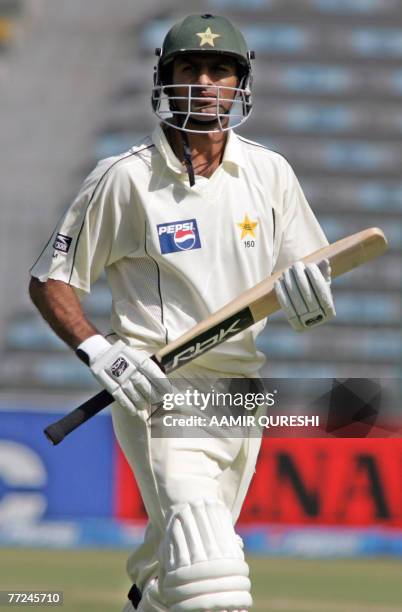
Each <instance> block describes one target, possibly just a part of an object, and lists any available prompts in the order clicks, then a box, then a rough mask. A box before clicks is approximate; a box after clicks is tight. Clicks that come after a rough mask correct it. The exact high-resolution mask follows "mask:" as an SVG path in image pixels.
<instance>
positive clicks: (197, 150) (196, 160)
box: [165, 128, 227, 178]
mask: <svg viewBox="0 0 402 612" xmlns="http://www.w3.org/2000/svg"><path fill="white" fill-rule="evenodd" d="M165 133H166V136H167V138H168V141H169V144H170V146H171V147H172V149H173V152H174V153H175V155H176V157H177V158H178V159H179V160H180V161H181V162H182V164H183V165H185V164H184V148H183V136H182V134H181V133H180V131H179V130H176V129H174V128H168V129H167V130H165ZM187 138H188V144H189V148H190V151H191V158H192V162H193V167H194V172H195V174H198V175H201V176H205V177H207V178H209V177H210V176H211V175H212V174H213V173H214V172H215V170H216V169H217V168H218V166H220V164H221V163H222V159H223V154H224V151H225V146H226V141H227V132H214V133H206V134H193V133H191V132H188V133H187Z"/></svg>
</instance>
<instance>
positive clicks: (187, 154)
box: [180, 131, 195, 187]
mask: <svg viewBox="0 0 402 612" xmlns="http://www.w3.org/2000/svg"><path fill="white" fill-rule="evenodd" d="M180 136H181V141H182V143H183V156H184V163H185V164H186V168H187V174H188V180H189V183H190V187H193V186H194V185H195V172H194V166H193V159H192V157H191V150H190V144H189V142H188V136H187V133H186V132H182V131H180Z"/></svg>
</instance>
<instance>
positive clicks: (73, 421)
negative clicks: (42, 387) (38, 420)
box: [44, 389, 114, 445]
mask: <svg viewBox="0 0 402 612" xmlns="http://www.w3.org/2000/svg"><path fill="white" fill-rule="evenodd" d="M112 402H114V399H113V397H112V396H111V395H110V393H108V392H107V391H106V390H105V389H104V390H103V391H101V392H100V393H98V394H97V395H94V396H93V397H91V398H90V399H89V400H87V401H86V402H84V403H83V404H81V406H78V408H76V409H75V410H73V411H72V412H70V413H68V414H66V415H65V416H64V417H62V418H61V419H59V420H58V421H55V422H54V423H52V424H51V425H49V426H48V427H46V429H44V433H45V436H46V437H47V439H48V440H50V442H52V444H54V445H56V444H59V443H60V442H61V441H62V440H63V439H64V438H65V437H66V436H67V435H68V434H69V433H71V432H72V431H74V429H76V428H77V427H79V426H80V425H82V423H85V421H88V420H89V419H90V418H92V417H93V416H95V414H98V412H100V411H101V410H103V408H106V406H109V404H111V403H112Z"/></svg>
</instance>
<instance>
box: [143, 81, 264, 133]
mask: <svg viewBox="0 0 402 612" xmlns="http://www.w3.org/2000/svg"><path fill="white" fill-rule="evenodd" d="M178 89H180V90H182V92H183V94H184V95H180V96H178V95H177V90H178ZM201 90H205V86H204V85H188V84H175V85H157V86H155V87H153V89H152V107H153V110H154V112H155V114H156V116H157V117H158V118H159V119H160V120H161V121H162V122H163V123H165V124H167V125H169V126H171V127H173V128H175V129H178V130H181V131H184V132H190V133H195V134H208V133H213V132H225V131H227V130H230V129H233V128H235V127H238V126H239V125H241V124H242V123H244V122H245V121H246V120H247V119H248V117H249V116H250V113H251V111H252V106H253V105H252V97H251V91H250V90H249V89H242V88H239V87H222V86H215V85H210V86H208V90H209V91H210V93H211V97H210V98H208V97H205V95H203V96H201V95H200V94H201ZM205 103H208V112H204V111H203V110H201V108H200V105H201V104H205ZM201 126H202V127H201Z"/></svg>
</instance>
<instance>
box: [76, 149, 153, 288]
mask: <svg viewBox="0 0 402 612" xmlns="http://www.w3.org/2000/svg"><path fill="white" fill-rule="evenodd" d="M154 146H155V145H154V144H151V145H149V146H148V147H144V148H143V149H140V150H139V151H132V152H131V153H129V155H125V156H124V157H120V159H117V160H116V161H115V162H113V164H111V165H110V166H109V167H108V169H107V170H106V171H105V172H104V173H103V175H102V176H101V178H100V179H99V181H98V182H97V183H96V185H95V188H94V190H93V192H92V195H91V197H90V198H89V201H88V204H87V207H86V209H85V213H84V218H83V220H82V224H81V227H80V231H79V232H78V236H77V240H76V243H75V247H74V255H73V263H72V266H71V272H70V277H69V279H68V282H69V283H70V282H71V277H72V275H73V271H74V264H75V257H76V254H77V248H78V243H79V240H80V237H81V233H82V230H83V228H84V225H85V220H86V217H87V211H88V208H89V207H90V205H91V203H92V200H93V199H94V196H95V193H96V190H97V189H98V187H99V185H100V184H101V182H102V181H103V179H104V178H105V176H106V175H107V174H108V172H109V171H110V170H111V169H112V168H114V166H116V165H117V164H118V163H119V162H121V161H124V160H125V159H128V158H129V157H133V156H134V155H138V153H141V152H142V151H146V150H147V149H151V148H152V147H154Z"/></svg>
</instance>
